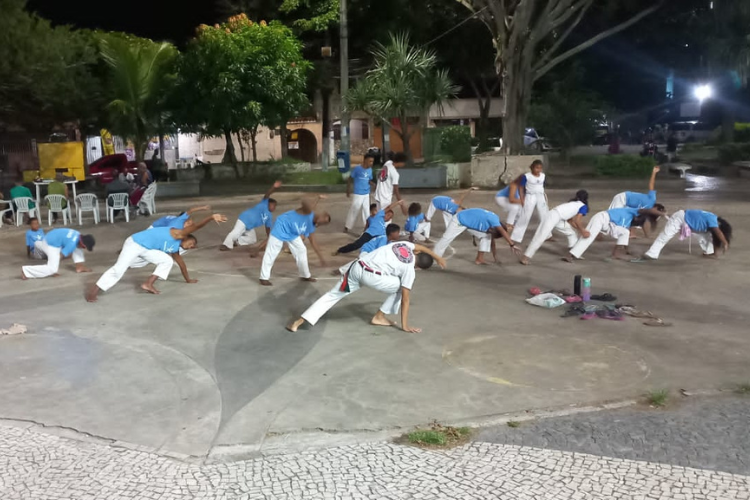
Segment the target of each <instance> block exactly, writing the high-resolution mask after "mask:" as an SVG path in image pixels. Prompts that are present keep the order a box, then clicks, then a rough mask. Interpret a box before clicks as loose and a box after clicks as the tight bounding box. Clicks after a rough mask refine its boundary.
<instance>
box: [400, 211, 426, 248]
mask: <svg viewBox="0 0 750 500" xmlns="http://www.w3.org/2000/svg"><path fill="white" fill-rule="evenodd" d="M407 214H408V215H407V217H406V224H404V232H405V233H407V234H408V235H409V241H411V242H412V243H414V241H415V240H416V241H418V242H420V243H422V242H424V243H431V242H430V228H431V224H430V222H429V221H427V220H425V216H424V214H423V213H422V205H420V204H419V203H412V204H411V205H409V208H408V209H407Z"/></svg>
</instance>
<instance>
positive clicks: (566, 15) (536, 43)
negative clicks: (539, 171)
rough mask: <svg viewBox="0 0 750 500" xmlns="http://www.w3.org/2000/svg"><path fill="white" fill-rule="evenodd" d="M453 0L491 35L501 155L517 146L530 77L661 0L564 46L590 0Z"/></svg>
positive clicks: (637, 17)
mask: <svg viewBox="0 0 750 500" xmlns="http://www.w3.org/2000/svg"><path fill="white" fill-rule="evenodd" d="M457 1H458V2H460V3H461V4H462V5H464V6H465V7H466V8H467V9H469V10H470V11H471V12H472V13H473V14H474V15H475V16H476V17H477V18H478V19H480V20H481V21H482V22H483V23H484V25H485V26H486V27H487V28H488V29H489V30H490V33H491V34H492V40H493V45H494V48H495V71H496V72H497V75H498V76H499V78H500V81H501V87H502V96H503V103H504V108H505V109H504V111H505V112H504V116H503V148H504V150H505V151H506V153H517V152H519V151H521V149H522V148H523V130H524V127H525V126H526V120H527V118H528V114H529V105H530V103H531V89H532V86H533V84H534V81H536V80H538V79H539V78H540V77H542V76H544V75H545V74H546V73H547V72H549V71H550V70H551V69H552V68H554V67H555V66H557V65H558V64H560V63H561V62H562V61H565V60H567V59H569V58H570V57H572V56H574V55H576V54H578V53H579V52H581V51H583V50H585V49H587V48H589V47H591V46H592V45H594V44H595V43H597V42H599V41H601V40H603V39H605V38H607V37H609V36H612V35H614V34H615V33H619V32H620V31H622V30H624V29H626V28H628V27H629V26H632V25H633V24H635V23H636V22H638V21H639V20H641V19H643V18H644V17H646V16H648V15H649V14H651V13H653V12H655V11H656V10H657V9H658V8H659V7H660V6H661V1H659V2H649V5H650V7H647V8H645V9H643V10H641V11H640V12H638V13H637V14H635V15H632V16H631V17H629V18H627V19H626V20H624V21H622V22H618V23H615V25H614V26H612V27H610V28H608V29H604V30H603V31H601V32H599V33H598V34H592V35H591V36H587V37H586V39H585V41H583V42H580V43H578V44H577V45H574V46H573V47H568V45H566V43H567V42H569V37H570V35H571V33H573V32H574V31H575V30H576V27H577V26H578V25H579V23H580V22H581V20H582V19H583V17H584V16H585V15H586V13H587V12H588V11H589V10H590V9H591V8H592V6H594V4H595V0H527V1H518V0H457ZM620 1H623V0H620ZM612 2H614V4H608V5H609V6H613V5H614V6H615V7H616V6H617V5H616V3H617V0H612ZM579 31H580V30H579Z"/></svg>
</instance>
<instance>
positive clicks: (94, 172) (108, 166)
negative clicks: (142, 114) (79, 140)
mask: <svg viewBox="0 0 750 500" xmlns="http://www.w3.org/2000/svg"><path fill="white" fill-rule="evenodd" d="M137 173H138V162H135V161H128V157H127V156H125V155H124V154H116V155H108V156H102V157H101V158H99V159H98V160H96V161H95V162H93V163H92V164H91V165H89V177H90V178H92V179H95V180H96V181H97V182H99V183H101V184H109V183H110V182H112V181H113V180H115V176H117V175H120V174H133V175H136V174H137Z"/></svg>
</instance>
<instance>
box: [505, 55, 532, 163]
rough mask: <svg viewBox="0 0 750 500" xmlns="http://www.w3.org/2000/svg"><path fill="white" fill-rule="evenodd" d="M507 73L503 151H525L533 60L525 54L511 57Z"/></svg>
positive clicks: (515, 152)
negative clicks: (525, 131)
mask: <svg viewBox="0 0 750 500" xmlns="http://www.w3.org/2000/svg"><path fill="white" fill-rule="evenodd" d="M508 63H510V66H507V71H506V72H505V75H504V76H502V77H501V78H502V86H503V102H504V107H505V114H504V116H503V151H504V152H505V154H520V153H521V152H523V149H524V144H523V135H524V129H525V128H526V126H527V123H526V122H527V120H528V116H529V106H530V105H531V86H532V84H533V79H532V76H531V61H530V60H527V59H526V58H525V57H524V55H523V54H516V55H515V57H513V58H511V60H510V61H508Z"/></svg>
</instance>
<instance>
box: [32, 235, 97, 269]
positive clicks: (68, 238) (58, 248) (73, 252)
mask: <svg viewBox="0 0 750 500" xmlns="http://www.w3.org/2000/svg"><path fill="white" fill-rule="evenodd" d="M95 243H96V241H95V240H94V237H93V236H91V235H90V234H83V235H82V234H81V233H79V232H78V231H76V230H75V229H66V228H60V229H53V230H52V231H50V232H49V233H47V235H46V236H45V237H44V239H43V240H41V241H37V242H36V243H34V248H36V249H37V250H38V251H40V252H41V253H43V254H44V255H46V256H47V263H46V264H44V265H40V266H23V267H22V268H21V279H24V280H26V279H30V278H47V277H49V276H56V275H57V271H58V269H60V259H65V258H67V257H72V258H73V263H74V264H75V266H76V272H77V273H90V272H91V269H89V268H88V267H86V266H84V265H83V263H84V261H85V260H86V259H85V257H84V255H83V249H86V250H88V251H91V250H93V249H94V244H95Z"/></svg>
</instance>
